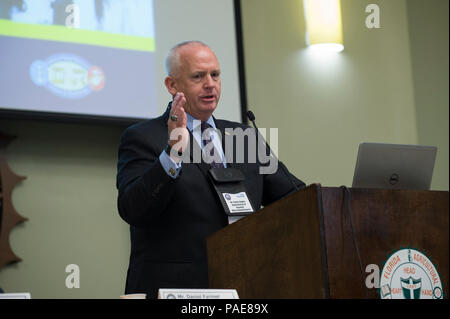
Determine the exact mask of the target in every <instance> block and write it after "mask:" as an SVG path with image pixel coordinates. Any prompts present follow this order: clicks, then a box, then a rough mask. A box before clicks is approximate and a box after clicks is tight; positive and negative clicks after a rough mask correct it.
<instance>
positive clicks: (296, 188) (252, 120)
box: [247, 110, 300, 191]
mask: <svg viewBox="0 0 450 319" xmlns="http://www.w3.org/2000/svg"><path fill="white" fill-rule="evenodd" d="M247 118H248V119H249V120H250V121H251V122H252V124H253V127H254V128H255V130H256V133H257V134H258V135H257V136H259V135H260V133H259V129H258V127H257V126H256V124H255V119H256V117H255V114H253V112H252V111H250V110H249V111H247ZM258 144H259V143H257V145H258ZM266 145H267V148H268V149H269V152H270V155H271V156H273V157H274V158H277V157H276V156H275V154H273V152H272V149H271V148H270V145H269V143H267V141H266ZM277 160H278V159H277ZM280 167H281V170H282V171H283V173H284V175H286V177H287V178H288V179H289V181H290V182H291V184H292V185H293V186H294V189H295V190H296V191H298V190H300V188H299V187H298V186H297V184H296V183H295V182H294V180H293V179H292V176H291V174H289V172H287V171H286V167H285V166H284V165H283V164H281V165H280Z"/></svg>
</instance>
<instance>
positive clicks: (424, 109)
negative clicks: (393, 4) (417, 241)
mask: <svg viewBox="0 0 450 319" xmlns="http://www.w3.org/2000/svg"><path fill="white" fill-rule="evenodd" d="M407 4H408V20H409V24H408V25H409V35H410V47H411V57H412V61H411V62H412V71H413V78H414V98H415V105H416V114H417V116H416V118H417V132H418V137H419V144H425V145H436V146H437V147H438V153H437V159H436V166H435V174H434V176H433V181H432V185H431V187H432V188H433V189H441V190H448V179H449V170H448V168H449V139H448V137H449V128H448V119H449V114H448V110H449V100H448V87H449V83H448V69H449V65H448V57H449V55H448V28H449V24H448V12H449V11H448V1H447V0H429V1H421V0H408V1H407Z"/></svg>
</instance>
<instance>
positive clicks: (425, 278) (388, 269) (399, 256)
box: [380, 249, 443, 299]
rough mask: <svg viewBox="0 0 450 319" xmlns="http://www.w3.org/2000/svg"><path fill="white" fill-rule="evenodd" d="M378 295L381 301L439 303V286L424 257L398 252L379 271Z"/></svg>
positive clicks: (437, 278)
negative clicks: (406, 300)
mask: <svg viewBox="0 0 450 319" xmlns="http://www.w3.org/2000/svg"><path fill="white" fill-rule="evenodd" d="M380 295H381V298H382V299H442V298H443V290H442V282H441V279H440V277H439V274H438V272H437V270H436V268H435V267H434V265H433V263H432V262H431V261H430V259H428V258H427V256H425V255H424V254H423V253H421V252H419V251H417V250H415V249H401V250H399V251H397V252H395V253H394V254H392V256H391V257H390V258H389V259H388V260H387V261H386V263H385V265H384V267H383V271H382V273H381V280H380Z"/></svg>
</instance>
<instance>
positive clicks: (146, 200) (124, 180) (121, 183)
mask: <svg viewBox="0 0 450 319" xmlns="http://www.w3.org/2000/svg"><path fill="white" fill-rule="evenodd" d="M154 144H156V143H155V142H153V143H152V141H151V136H149V135H147V134H142V133H141V132H140V131H139V130H138V129H136V128H134V127H130V128H128V129H126V130H125V131H124V133H123V134H122V137H121V140H120V145H119V154H118V157H119V160H118V167H117V168H118V172H117V189H118V192H119V194H118V202H117V206H118V210H119V214H120V216H121V217H122V219H123V220H125V221H126V222H127V223H129V224H130V225H133V226H136V227H144V226H146V225H148V224H151V223H154V222H155V220H157V219H158V217H160V216H161V214H163V212H164V211H165V209H166V207H167V206H168V204H169V202H170V199H171V198H172V195H173V192H174V187H173V186H174V183H177V182H178V179H173V178H171V177H170V176H169V175H167V173H166V172H165V170H164V168H163V167H162V165H161V162H160V161H159V155H160V153H161V148H160V147H158V146H157V145H154Z"/></svg>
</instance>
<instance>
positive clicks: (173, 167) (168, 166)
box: [159, 151, 181, 179]
mask: <svg viewBox="0 0 450 319" xmlns="http://www.w3.org/2000/svg"><path fill="white" fill-rule="evenodd" d="M159 161H160V162H161V165H162V167H163V168H164V170H165V171H166V173H167V175H169V176H170V177H172V178H174V179H175V178H177V177H178V175H179V174H180V171H181V162H179V163H178V164H177V163H175V162H174V161H173V160H172V159H171V158H170V156H169V155H168V154H167V153H166V151H162V153H161V155H159Z"/></svg>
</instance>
